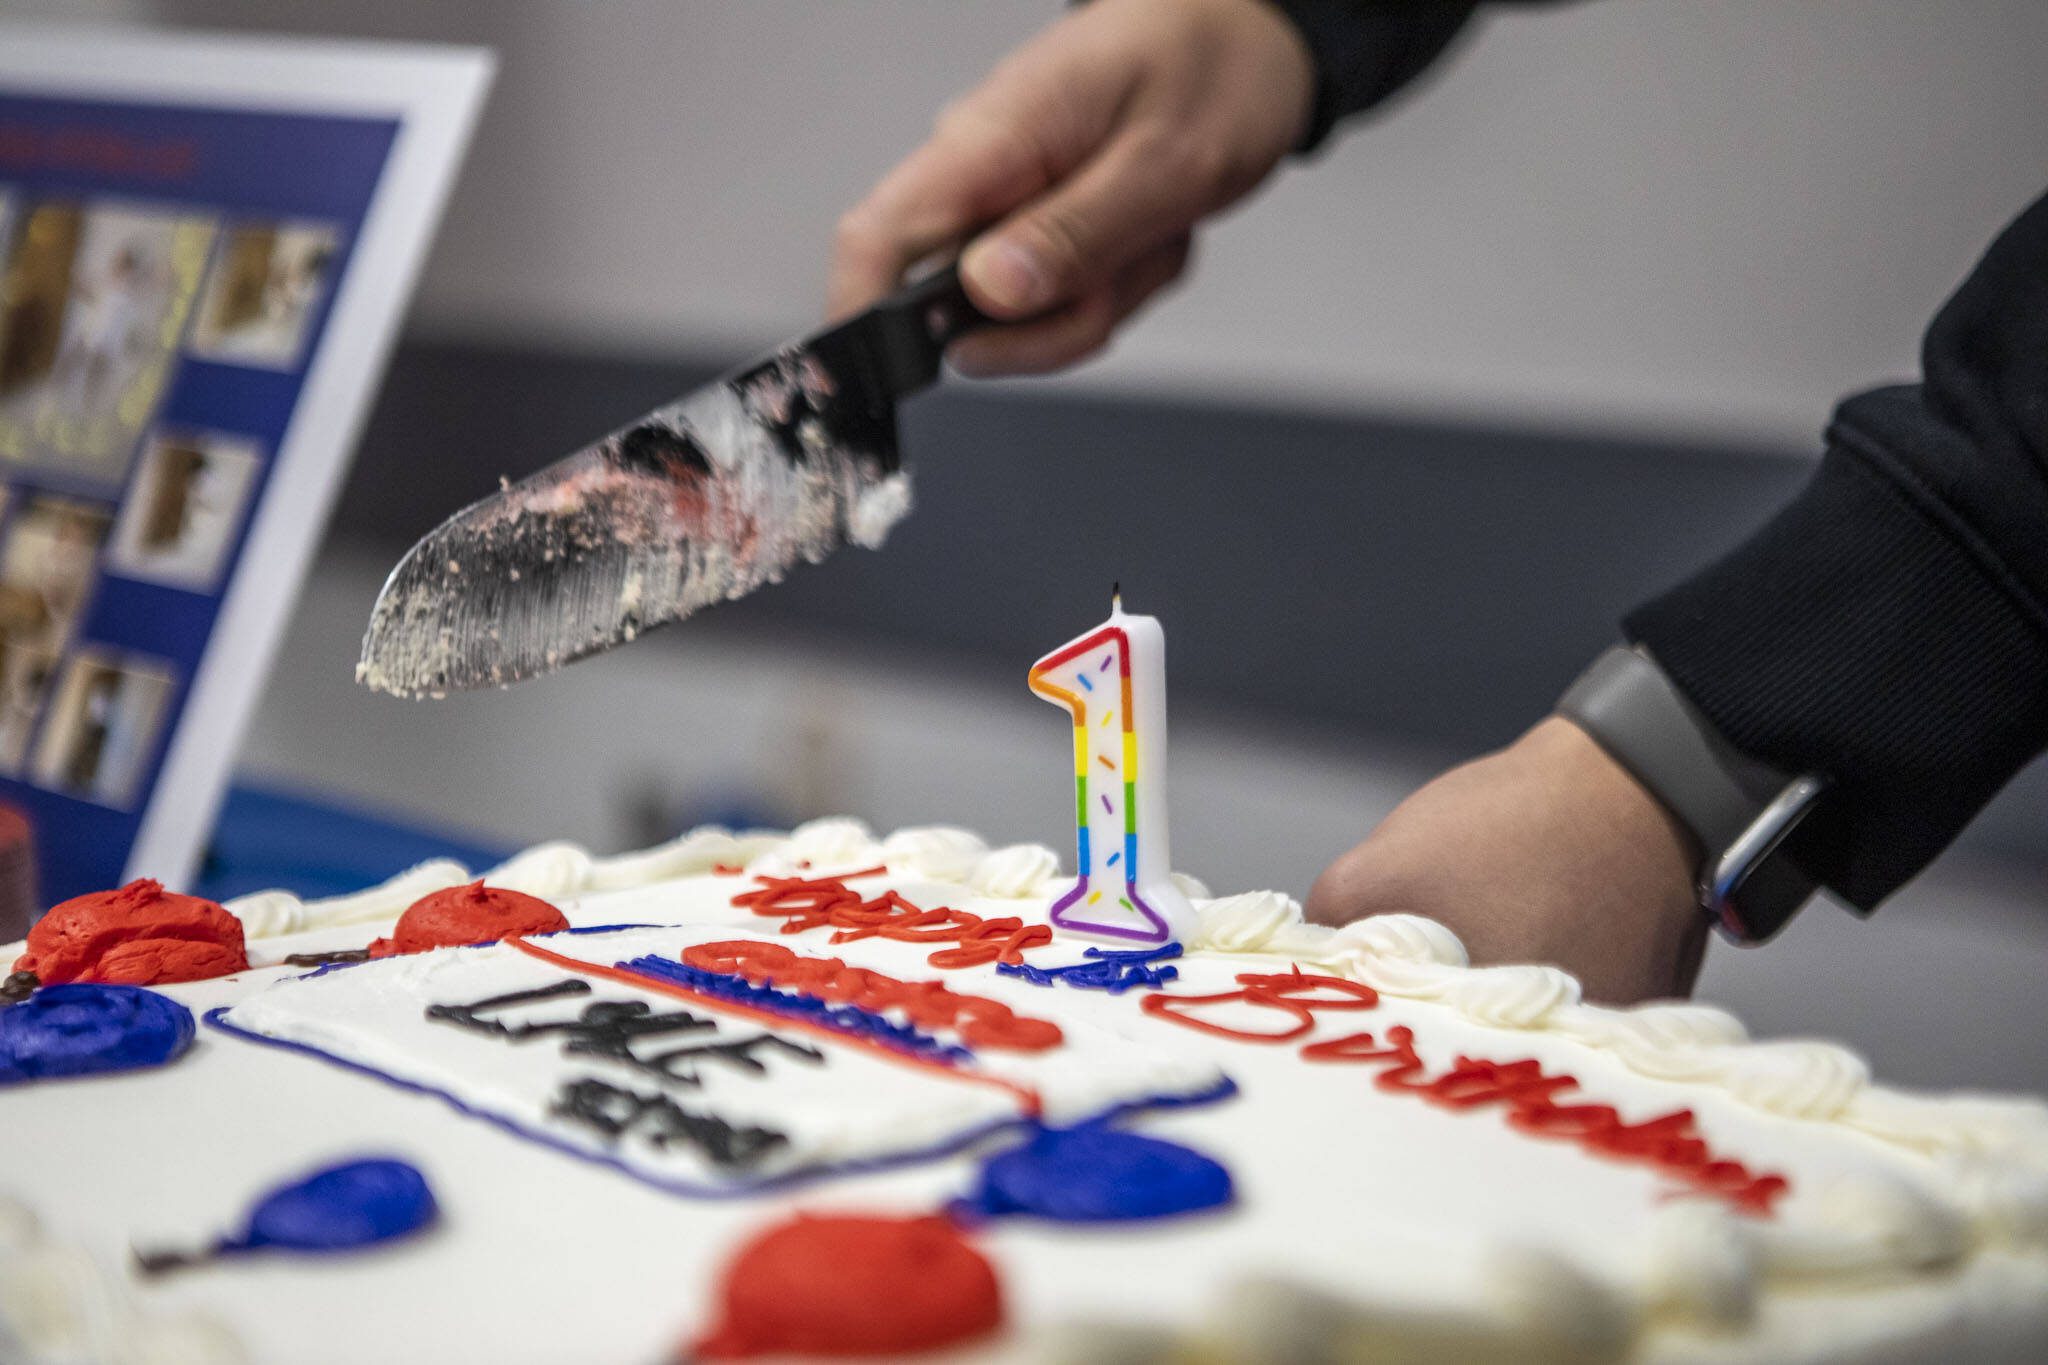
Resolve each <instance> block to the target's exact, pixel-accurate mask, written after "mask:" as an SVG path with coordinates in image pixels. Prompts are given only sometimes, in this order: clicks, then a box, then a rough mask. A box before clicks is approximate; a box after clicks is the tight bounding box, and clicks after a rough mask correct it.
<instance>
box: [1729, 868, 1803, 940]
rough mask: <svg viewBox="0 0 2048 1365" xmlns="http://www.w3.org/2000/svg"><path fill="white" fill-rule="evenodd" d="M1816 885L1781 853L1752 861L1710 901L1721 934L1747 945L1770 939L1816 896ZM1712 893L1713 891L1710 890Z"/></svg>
mask: <svg viewBox="0 0 2048 1365" xmlns="http://www.w3.org/2000/svg"><path fill="white" fill-rule="evenodd" d="M1814 891H1815V887H1814V884H1813V883H1812V882H1811V881H1809V880H1808V879H1807V878H1806V876H1805V874H1803V873H1801V872H1800V870H1799V869H1798V868H1797V867H1796V866H1794V865H1793V863H1792V860H1791V859H1789V858H1787V857H1785V856H1784V855H1783V853H1782V852H1780V851H1776V850H1774V851H1773V852H1771V853H1768V854H1766V855H1765V856H1764V859H1763V861H1762V862H1759V863H1753V864H1751V865H1750V867H1749V868H1748V869H1747V870H1746V873H1745V875H1743V876H1742V877H1741V879H1740V880H1738V881H1737V882H1736V883H1735V884H1734V885H1733V886H1731V887H1729V888H1728V889H1727V890H1726V891H1725V892H1724V893H1723V894H1722V896H1721V897H1720V898H1719V901H1718V903H1712V902H1710V903H1709V905H1708V910H1709V913H1712V914H1714V915H1715V916H1716V918H1717V920H1718V921H1719V928H1720V930H1721V935H1722V937H1724V938H1726V939H1727V940H1728V941H1729V942H1731V943H1740V944H1743V945H1745V946H1753V945H1755V944H1759V943H1764V942H1768V941H1769V940H1770V939H1771V938H1772V937H1773V936H1775V935H1776V934H1777V932H1778V931H1779V930H1780V929H1782V928H1784V927H1785V925H1786V924H1787V923H1788V922H1789V921H1790V920H1791V918H1792V916H1794V915H1796V914H1798V913H1799V908H1800V907H1801V906H1803V905H1805V904H1806V902H1807V901H1809V900H1811V899H1812V898H1813V894H1814ZM1710 894H1711V893H1710Z"/></svg>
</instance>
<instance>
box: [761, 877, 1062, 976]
mask: <svg viewBox="0 0 2048 1365" xmlns="http://www.w3.org/2000/svg"><path fill="white" fill-rule="evenodd" d="M887 871H888V869H887V868H885V867H870V868H863V869H862V870H861V871H859V872H848V873H846V874H844V875H843V876H839V877H818V878H810V877H768V876H760V877H756V878H754V880H755V881H756V882H758V883H759V884H760V885H759V888H758V889H756V890H753V891H742V892H741V893H740V894H739V895H737V896H734V897H733V898H732V903H733V904H734V905H735V906H738V907H740V908H741V909H745V910H751V911H753V912H754V913H755V914H757V915H760V916H762V917H763V918H766V919H780V920H781V921H782V932H783V933H785V934H798V933H802V932H803V931H805V930H806V929H823V928H830V929H832V930H833V931H834V933H833V935H832V939H831V941H832V942H833V943H852V942H854V941H856V940H859V939H864V938H886V939H894V940H896V941H897V942H899V943H933V944H952V945H954V946H952V947H949V948H940V949H939V950H937V951H935V952H933V953H932V954H931V955H930V956H929V957H928V958H926V959H925V960H926V961H927V962H929V963H931V965H932V966H934V967H939V968H942V969H948V970H951V969H957V968H961V967H981V966H986V965H987V964H989V963H991V962H1007V963H1010V964H1011V965H1013V966H1014V965H1016V964H1017V963H1019V962H1022V961H1023V960H1024V953H1025V950H1026V949H1030V948H1038V947H1043V946H1044V945H1045V944H1048V943H1050V942H1052V929H1051V928H1050V927H1049V926H1047V925H1043V924H1030V925H1027V924H1025V923H1024V921H1022V920H1021V919H1018V918H1016V917H1015V916H1005V917H1003V918H1000V919H990V920H985V919H983V918H982V917H981V916H979V915H974V914H969V913H968V912H967V911H965V910H954V909H951V908H949V907H946V906H939V907H937V908H935V909H931V910H927V909H925V908H923V907H922V906H919V905H915V904H913V903H912V902H910V901H909V900H906V899H905V898H904V897H903V896H901V895H900V894H898V893H897V892H894V891H884V892H882V893H881V894H880V895H878V896H874V897H872V898H870V897H864V896H862V895H861V894H860V892H858V891H855V890H853V889H852V888H851V887H849V886H847V885H846V883H847V882H848V881H850V880H854V879H857V878H861V877H879V876H881V875H883V874H884V873H886V872H887Z"/></svg>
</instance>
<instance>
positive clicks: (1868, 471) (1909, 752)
mask: <svg viewBox="0 0 2048 1365" xmlns="http://www.w3.org/2000/svg"><path fill="white" fill-rule="evenodd" d="M1919 404H1920V398H1919V391H1918V390H1914V389H1893V390H1882V391H1879V392H1877V393H1872V394H1866V395H1864V396H1862V397H1861V398H1857V399H1852V400H1850V401H1849V402H1848V403H1846V404H1844V405H1843V408H1842V410H1841V412H1840V413H1839V414H1838V415H1837V419H1836V422H1835V425H1834V426H1833V428H1831V430H1830V432H1829V449H1828V453H1827V455H1826V457H1825V458H1824V459H1823V461H1822V462H1821V465H1820V468H1819V470H1818V471H1817V472H1816V473H1815V475H1814V477H1813V479H1812V481H1811V482H1810V483H1809V484H1808V485H1807V487H1806V488H1805V490H1804V491H1803V492H1802V493H1801V494H1800V495H1799V497H1798V498H1797V499H1796V500H1795V501H1794V502H1793V503H1792V504H1791V505H1790V506H1788V507H1786V508H1785V509H1784V510H1783V511H1781V512H1780V513H1779V514H1778V515H1777V516H1775V517H1774V518H1773V519H1772V520H1771V521H1770V522H1769V523H1767V524H1766V525H1765V526H1764V527H1763V529H1762V530H1760V531H1759V532H1757V534H1756V535H1754V536H1753V537H1751V538H1750V539H1749V540H1748V541H1747V542H1746V543H1744V544H1743V545H1741V546H1740V547H1738V548H1737V549H1736V550H1735V551H1734V552H1733V553H1731V554H1730V555H1728V556H1727V557H1726V558H1724V559H1722V560H1721V561H1719V562H1718V563H1716V564H1714V565H1713V566H1711V567H1710V568H1708V569H1707V570H1706V571H1705V572H1703V573H1701V574H1699V575H1698V576H1696V577H1694V578H1693V579H1691V580H1690V581H1688V582H1686V583H1684V584H1681V585H1680V586H1679V587H1677V588H1674V589H1672V590H1671V591H1670V592H1667V593H1665V594H1664V595H1663V596H1661V597H1658V598H1655V599H1653V600H1652V601H1650V602H1648V603H1646V604H1645V605H1643V606H1642V607H1639V608H1638V609H1637V610H1635V611H1634V612H1633V613H1631V614H1630V615H1629V616H1628V618H1627V619H1626V620H1625V621H1624V623H1623V625H1624V629H1625V631H1626V632H1627V634H1628V636H1629V638H1630V639H1632V640H1634V641H1636V642H1638V643H1641V644H1644V645H1646V646H1648V647H1649V649H1650V651H1651V652H1652V653H1653V654H1654V655H1655V656H1656V658H1657V661H1658V662H1659V663H1660V664H1662V665H1663V666H1664V668H1665V670H1666V671H1667V672H1668V673H1669V674H1670V675H1671V677H1672V678H1673V679H1674V680H1675V681H1676V682H1677V683H1678V685H1679V686H1680V687H1681V688H1682V689H1683V690H1684V691H1685V693H1686V694H1687V695H1688V696H1689V697H1691V698H1692V700H1693V702H1694V703H1695V704H1696V705H1697V706H1698V707H1699V708H1700V710H1701V711H1703V712H1704V713H1705V714H1706V715H1707V717H1708V718H1709V719H1710V720H1712V721H1713V722H1714V724H1715V725H1716V726H1717V727H1719V729H1720V730H1721V732H1722V734H1723V735H1725V736H1726V737H1727V739H1728V740H1729V741H1730V742H1731V743H1732V744H1734V745H1735V746H1736V747H1737V748H1739V749H1741V750H1743V751H1744V752H1746V753H1748V754H1750V755H1752V756H1754V757H1755V758H1758V759H1760V760H1762V761H1764V762H1766V763H1769V764H1771V765H1773V766H1774V767H1777V768H1779V769H1782V770H1784V771H1788V772H1807V771H1818V772H1821V773H1823V774H1826V775H1827V776H1828V777H1830V778H1831V779H1832V780H1833V784H1834V785H1833V787H1832V789H1831V790H1830V792H1829V793H1828V795H1827V797H1826V798H1825V799H1824V800H1823V801H1822V803H1821V805H1820V806H1819V807H1818V808H1817V809H1816V810H1815V812H1814V814H1813V815H1812V817H1811V818H1810V819H1809V820H1808V821H1807V822H1806V823H1805V825H1803V826H1802V827H1801V829H1800V830H1799V832H1798V833H1797V834H1796V835H1795V836H1794V841H1793V843H1792V844H1791V845H1790V846H1789V847H1788V850H1787V851H1788V854H1789V855H1790V856H1791V857H1792V858H1793V859H1794V861H1796V862H1797V863H1798V864H1799V865H1800V866H1801V868H1802V869H1803V870H1804V871H1805V872H1806V873H1807V874H1808V875H1809V876H1810V877H1812V878H1813V879H1814V880H1815V881H1817V882H1820V883H1821V884H1823V885H1825V886H1827V887H1829V888H1830V889H1832V890H1833V891H1835V892H1836V893H1837V894H1838V895H1840V896H1841V897H1842V898H1843V899H1845V900H1847V901H1848V902H1849V903H1850V904H1852V905H1854V906H1856V907H1857V908H1859V909H1863V910H1869V909H1871V908H1873V907H1875V906H1876V904H1877V903H1878V902H1879V901H1880V900H1882V899H1883V898H1884V897H1885V896H1887V895H1889V894H1890V893H1891V892H1892V891H1893V890H1895V889H1897V888H1898V887H1899V886H1900V885H1901V884H1902V883H1904V882H1905V881H1906V880H1908V879H1909V878H1911V877H1912V876H1913V875H1914V874H1915V873H1917V872H1919V871H1920V869H1921V868H1922V867H1924V866H1926V865H1927V863H1928V862H1930V861H1932V860H1933V858H1934V857H1935V855H1936V854H1938V853H1940V852H1941V850H1942V849H1944V848H1945V847H1947V846H1948V844H1949V843H1950V841H1951V840H1953V839H1954V838H1955V836H1956V834H1957V833H1958V832H1960V831H1961V829H1962V827H1963V826H1964V825H1965V824H1967V823H1968V822H1969V820H1970V819H1971V817H1973V816H1974V815H1975V814H1976V813H1977V811H1978V810H1980V809H1981V808H1982V807H1983V805H1984V803H1985V802H1987V801H1989V800H1990V799H1991V797H1992V796H1993V795H1995V794H1996V793H1997V791H1998V789H1999V788H2000V787H2001V786H2003V785H2004V784H2005V783H2006V782H2007V781H2008V780H2009V779H2010V778H2011V777H2012V775H2013V774H2014V773H2016V772H2018V771H2019V769H2020V768H2021V767H2022V766H2024V765H2025V764H2026V763H2027V761H2028V760H2029V759H2031V758H2032V757H2034V756H2035V755H2036V754H2038V753H2040V752H2041V751H2042V749H2043V748H2044V747H2048V614H2044V613H2043V612H2042V610H2041V605H2040V604H2039V603H2037V602H2035V601H2033V600H2032V599H2031V598H2029V597H2028V595H2027V594H2026V592H2025V591H2024V590H2023V589H2022V588H2020V586H2019V585H2017V584H2016V583H2014V582H2013V581H2012V580H2011V579H2010V578H2009V577H2007V576H2006V575H2005V574H2004V573H2003V572H2002V569H2001V566H2000V565H1999V564H1998V562H1997V560H1996V558H1995V556H1992V555H1991V554H1989V552H1988V551H1987V550H1986V549H1985V548H1984V547H1983V546H1982V545H1981V544H1979V543H1977V542H1976V541H1975V539H1974V538H1973V537H1972V536H1971V535H1970V534H1969V532H1968V530H1967V528H1966V527H1965V526H1964V525H1963V524H1961V523H1960V522H1959V521H1958V520H1957V519H1956V518H1955V517H1954V515H1953V514H1952V513H1951V512H1949V511H1948V509H1947V508H1946V507H1945V505H1944V504H1943V503H1942V502H1941V501H1940V499H1939V498H1937V497H1935V496H1934V495H1933V494H1931V493H1930V492H1928V491H1927V490H1926V489H1924V488H1923V487H1922V486H1921V485H1920V484H1919V482H1918V481H1916V480H1915V479H1914V478H1913V477H1912V476H1911V474H1910V472H1909V471H1908V470H1907V469H1906V467H1905V466H1903V465H1902V464H1901V463H1900V462H1898V461H1897V460H1895V459H1893V458H1892V457H1891V456H1890V455H1889V454H1888V453H1887V450H1886V448H1885V446H1884V444H1883V443H1882V442H1880V441H1878V440H1877V439H1875V438H1874V437H1873V436H1871V435H1870V432H1871V431H1872V430H1884V429H1886V428H1887V427H1896V426H1897V425H1899V424H1900V423H1902V422H1908V421H1910V422H1911V424H1912V425H1913V426H1915V427H1916V428H1917V436H1918V438H1919V439H1920V440H1922V441H1927V440H1930V439H1932V440H1935V441H1950V442H1954V443H1955V444H1956V447H1957V449H1956V450H1955V451H1954V452H1953V456H1954V458H1958V459H1961V458H1965V457H1967V454H1968V452H1967V448H1966V447H1965V446H1964V444H1963V438H1962V437H1961V436H1960V435H1959V434H1957V433H1955V432H1953V431H1952V430H1945V431H1944V432H1942V433H1936V434H1932V435H1930V427H1931V426H1932V425H1933V424H1931V423H1930V422H1929V421H1928V419H1927V418H1926V416H1925V414H1924V412H1923V411H1921V410H1920V406H1919ZM1864 418H1870V419H1872V420H1869V421H1866V420H1863V419H1864ZM1935 453H1936V454H1937V456H1939V455H1940V454H1941V452H1935ZM1938 462H1939V460H1938V459H1937V463H1938Z"/></svg>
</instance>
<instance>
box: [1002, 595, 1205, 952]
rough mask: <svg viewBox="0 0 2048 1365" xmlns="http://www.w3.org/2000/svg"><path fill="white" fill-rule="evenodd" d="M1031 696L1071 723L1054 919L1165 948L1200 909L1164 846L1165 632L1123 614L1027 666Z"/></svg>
mask: <svg viewBox="0 0 2048 1365" xmlns="http://www.w3.org/2000/svg"><path fill="white" fill-rule="evenodd" d="M1030 682H1031V690H1032V691H1033V692H1036V693H1037V694H1038V695H1039V696H1041V697H1044V698H1045V699H1046V700H1047V701H1049V702H1052V703H1053V704H1054V705H1056V706H1064V707H1065V708H1066V709H1067V710H1068V711H1069V712H1070V713H1071V714H1072V715H1073V717H1074V824H1075V837H1076V840H1077V842H1078V844H1079V849H1078V856H1077V858H1076V866H1077V868H1078V870H1079V873H1080V875H1079V877H1078V878H1076V880H1075V882H1074V885H1073V886H1072V887H1071V888H1070V889H1069V890H1068V891H1067V892H1066V893H1065V894H1064V895H1062V896H1061V897H1060V898H1059V899H1058V900H1056V901H1054V902H1053V906H1052V915H1051V918H1052V922H1053V923H1054V924H1056V925H1059V926H1060V927H1061V928H1063V929H1068V930H1071V931H1073V932H1075V933H1082V934H1096V935H1102V936H1105V937H1109V938H1118V939H1128V940H1131V941H1133V942H1138V943H1166V942H1170V941H1172V940H1173V939H1176V938H1178V937H1180V936H1181V935H1182V934H1183V933H1184V932H1185V931H1186V929H1187V928H1188V926H1189V925H1190V924H1191V923H1192V921H1193V919H1194V908H1193V907H1192V906H1190V905H1189V904H1188V901H1187V897H1185V896H1183V895H1182V894H1181V893H1180V890H1179V888H1178V887H1176V886H1174V884H1173V880H1172V877H1171V875H1170V874H1171V872H1172V858H1171V854H1170V852H1169V851H1168V849H1167V842H1166V632H1165V631H1163V630H1161V629H1160V627H1159V622H1158V620H1157V619H1156V618H1154V617H1150V616H1132V615H1129V614H1127V613H1126V612H1125V611H1124V607H1123V597H1122V595H1121V594H1118V595H1117V596H1116V597H1114V598H1113V599H1112V602H1111V605H1110V612H1109V619H1108V620H1107V621H1104V622H1103V623H1102V624H1101V625H1099V626H1097V627H1096V628H1095V629H1094V630H1091V631H1089V632H1088V633H1087V634H1085V635H1083V636H1081V637H1080V638H1079V639H1076V640H1073V641H1070V642H1069V643H1067V644H1064V645H1062V646H1060V647H1059V648H1058V649H1056V650H1054V651H1053V652H1052V653H1050V654H1048V655H1046V656H1045V657H1044V658H1043V659H1040V660H1039V661H1038V662H1037V663H1035V664H1033V665H1032V666H1031V678H1030Z"/></svg>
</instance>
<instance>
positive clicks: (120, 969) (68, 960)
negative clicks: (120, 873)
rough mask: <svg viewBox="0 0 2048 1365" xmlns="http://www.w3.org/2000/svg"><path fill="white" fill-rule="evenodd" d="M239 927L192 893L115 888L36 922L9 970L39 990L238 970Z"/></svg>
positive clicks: (245, 958)
mask: <svg viewBox="0 0 2048 1365" xmlns="http://www.w3.org/2000/svg"><path fill="white" fill-rule="evenodd" d="M248 966H249V955H248V952H247V950H246V949H245V948H244V946H243V943H242V922H241V921H240V920H238V919H236V918H235V917H234V916H233V915H231V914H229V913H228V912H227V911H226V910H223V909H222V908H221V907H220V906H218V905H215V904H214V903H213V902H212V901H209V900H201V899H200V898H199V897H197V896H181V895H178V894H177V893H176V892H172V891H166V890H164V888H163V885H162V883H160V882H153V881H148V880H143V881H133V882H130V883H128V885H126V886H124V887H122V888H121V889H120V890H118V891H95V892H92V893H91V894H89V895H84V896H75V897H73V898H72V899H70V900H68V901H65V902H64V903H62V904H61V905H57V906H54V907H52V909H51V910H50V912H49V913H48V914H46V915H44V916H43V917H42V918H41V919H39V920H37V921H36V924H35V927H34V928H32V929H30V930H29V931H28V951H27V952H26V953H23V954H22V955H21V956H20V957H19V958H17V959H16V960H15V963H14V969H15V970H16V971H23V972H34V973H35V974H36V976H37V978H38V979H39V980H41V982H42V983H43V984H44V985H46V986H54V985H57V984H59V983H61V982H66V981H101V982H107V983H109V984H113V985H123V986H157V985H165V984H168V983H171V982H176V981H203V980H206V979H207V978H209V977H215V976H226V975H228V974H229V973H230V972H239V971H246V970H247V969H248Z"/></svg>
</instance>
